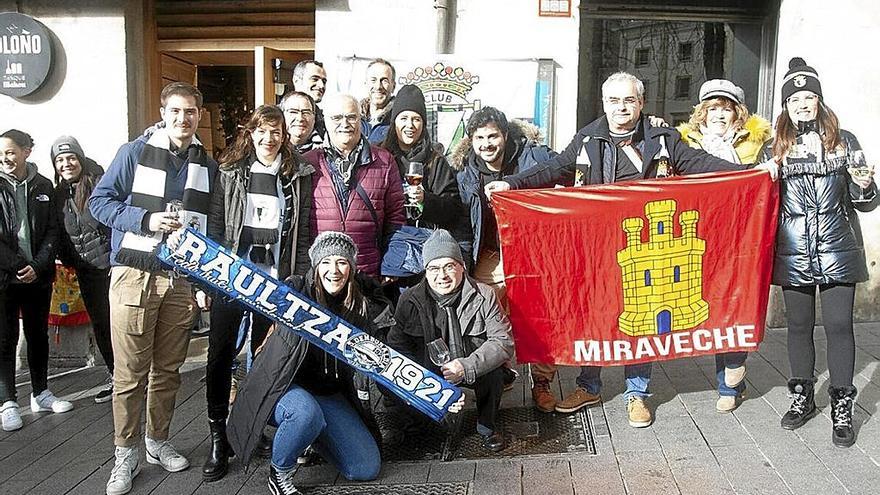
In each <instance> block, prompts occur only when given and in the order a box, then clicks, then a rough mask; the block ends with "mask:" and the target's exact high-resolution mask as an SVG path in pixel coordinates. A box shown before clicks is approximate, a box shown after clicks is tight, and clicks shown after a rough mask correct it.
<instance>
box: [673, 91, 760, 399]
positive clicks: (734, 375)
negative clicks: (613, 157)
mask: <svg viewBox="0 0 880 495" xmlns="http://www.w3.org/2000/svg"><path fill="white" fill-rule="evenodd" d="M678 132H679V133H681V140H682V141H684V142H685V143H686V144H687V145H688V146H690V147H691V148H696V149H702V150H704V151H706V153H709V154H711V155H714V156H717V157H718V158H723V159H725V160H727V161H729V162H734V163H747V164H748V163H757V162H758V157H759V155H760V154H761V149H762V148H763V147H764V145H765V144H766V143H767V142H768V141H770V140H771V139H772V138H773V132H772V131H771V128H770V122H768V121H767V120H766V119H764V118H762V117H759V116H758V115H749V110H748V108H746V105H745V93H744V92H743V90H742V88H740V87H739V86H737V85H735V84H733V83H732V82H730V81H727V80H725V79H712V80H710V81H706V82H705V83H703V86H701V87H700V103H699V104H697V106H695V107H694V112H693V113H692V114H691V118H690V120H689V121H688V122H687V123H685V124H682V125H680V126H679V127H678ZM746 357H748V353H746V352H722V353H718V354H716V355H715V375H716V377H717V380H718V401H717V402H716V403H715V409H716V410H717V411H719V412H724V413H726V412H730V411H733V410H734V409H736V408H737V406H738V405H739V401H740V400H741V399H742V397H743V393H744V392H745V390H746V383H745V377H746V366H745V363H746Z"/></svg>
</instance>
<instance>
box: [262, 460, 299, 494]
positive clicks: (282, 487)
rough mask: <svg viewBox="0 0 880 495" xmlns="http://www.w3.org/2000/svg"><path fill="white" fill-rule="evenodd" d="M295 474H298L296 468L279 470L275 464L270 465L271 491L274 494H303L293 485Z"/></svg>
mask: <svg viewBox="0 0 880 495" xmlns="http://www.w3.org/2000/svg"><path fill="white" fill-rule="evenodd" d="M294 474H296V469H291V470H290V471H277V470H275V466H269V493H271V494H272V495H301V494H302V492H301V491H299V490H297V489H296V487H295V486H293V475H294Z"/></svg>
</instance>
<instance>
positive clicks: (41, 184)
mask: <svg viewBox="0 0 880 495" xmlns="http://www.w3.org/2000/svg"><path fill="white" fill-rule="evenodd" d="M27 167H28V177H27V179H26V181H27V202H28V219H29V220H30V227H31V253H32V254H33V256H34V260H33V261H32V262H31V261H28V260H27V258H26V257H25V255H24V253H23V252H22V251H21V250H20V249H19V248H18V220H17V219H16V213H15V192H14V190H13V186H12V184H10V183H9V181H8V180H6V178H0V211H2V213H0V215H2V216H0V290H3V289H6V288H7V286H8V285H9V284H10V282H11V281H13V280H15V275H16V273H17V272H18V271H19V270H21V269H22V268H24V267H25V266H27V265H32V266H33V267H34V270H36V272H37V280H35V281H34V282H32V283H33V284H37V285H47V284H51V283H52V281H53V280H54V279H55V247H56V245H57V242H58V220H57V218H56V216H55V212H56V210H55V200H54V194H53V191H52V182H51V181H50V180H49V179H47V178H45V177H43V176H42V175H40V174H39V173H38V172H37V166H36V165H34V164H32V163H28V164H27Z"/></svg>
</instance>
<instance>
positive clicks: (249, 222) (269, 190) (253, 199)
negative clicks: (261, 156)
mask: <svg viewBox="0 0 880 495" xmlns="http://www.w3.org/2000/svg"><path fill="white" fill-rule="evenodd" d="M280 168H281V154H280V153H279V154H278V156H277V157H276V158H275V161H274V162H272V164H271V165H269V166H266V165H263V164H262V163H260V161H259V160H254V162H253V163H252V164H251V167H250V175H249V179H248V188H247V201H246V204H245V210H244V225H243V227H242V237H245V238H247V239H250V240H251V242H252V243H253V245H254V246H263V245H272V244H275V243H277V242H278V227H279V226H280V224H281V219H282V215H283V214H284V198H283V197H280V196H279V194H278V170H279V169H280Z"/></svg>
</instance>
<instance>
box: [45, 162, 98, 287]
mask: <svg viewBox="0 0 880 495" xmlns="http://www.w3.org/2000/svg"><path fill="white" fill-rule="evenodd" d="M102 175H104V169H103V168H101V166H100V165H98V164H97V163H95V161H94V160H92V159H90V158H85V159H83V162H82V175H81V176H80V179H79V180H80V183H82V181H85V183H82V184H80V183H74V184H70V183H68V182H67V181H65V180H64V179H60V180H59V181H58V184H57V185H56V186H55V207H56V208H57V209H58V219H59V221H60V222H61V225H60V226H61V227H63V228H62V229H59V235H58V259H60V260H61V262H62V263H64V265H65V266H69V267H72V268H75V269H77V270H80V269H92V270H95V269H98V270H104V269H109V268H110V228H109V227H107V226H106V225H104V224H102V223H100V222H98V221H97V220H95V217H93V216H92V212H91V211H89V207H88V205H85V207H84V208H83V209H82V210H80V209H79V208H78V207H77V206H76V203H75V201H74V196H75V192H76V187H78V185H82V186H85V187H87V188H88V190H87V191H86V197H88V195H89V194H91V190H92V189H94V187H95V184H97V183H98V180H100V178H101V176H102Z"/></svg>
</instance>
